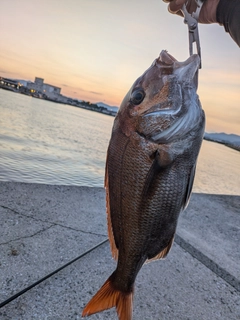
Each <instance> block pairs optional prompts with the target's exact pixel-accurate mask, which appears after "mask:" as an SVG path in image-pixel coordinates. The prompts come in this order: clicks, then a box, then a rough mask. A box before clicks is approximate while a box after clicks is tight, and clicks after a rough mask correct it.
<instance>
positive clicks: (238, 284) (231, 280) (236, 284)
mask: <svg viewBox="0 0 240 320" xmlns="http://www.w3.org/2000/svg"><path fill="white" fill-rule="evenodd" d="M175 242H176V243H177V244H178V245H179V246H180V247H181V248H182V249H184V250H185V251H187V252H188V253H190V254H191V256H192V257H194V258H195V259H197V260H198V261H199V262H201V263H202V264H203V265H205V267H207V268H208V269H210V270H211V271H212V272H214V273H215V274H216V275H217V276H219V277H220V278H222V279H223V280H224V281H226V282H227V283H228V284H230V285H231V286H232V287H233V288H234V289H236V290H237V291H239V292H240V280H238V279H237V278H235V277H234V276H233V275H231V274H230V273H229V272H228V271H226V270H225V269H223V268H222V267H220V266H219V265H218V264H217V263H215V262H214V261H213V260H212V259H210V258H208V257H207V256H206V255H205V254H203V253H202V252H201V251H200V250H198V249H197V248H195V247H194V246H192V245H191V244H190V243H188V242H187V241H185V240H184V239H183V238H182V237H180V236H179V235H177V234H176V235H175Z"/></svg>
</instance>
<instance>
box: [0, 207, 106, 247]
mask: <svg viewBox="0 0 240 320" xmlns="http://www.w3.org/2000/svg"><path fill="white" fill-rule="evenodd" d="M0 207H1V208H3V209H6V210H10V211H11V212H13V213H14V214H17V215H20V216H23V217H26V218H29V219H33V220H35V221H40V222H43V223H48V224H49V223H50V224H52V225H55V226H59V227H62V228H65V229H69V230H73V231H77V232H82V233H85V234H91V235H94V236H101V237H106V234H101V233H96V232H91V231H84V230H81V229H76V228H73V227H69V226H65V225H63V224H61V223H57V222H53V221H48V220H43V219H38V218H34V217H32V216H29V215H27V214H24V213H20V212H18V211H16V210H14V209H11V208H9V207H6V206H3V205H1V206H0ZM13 241H14V240H13ZM0 245H1V243H0Z"/></svg>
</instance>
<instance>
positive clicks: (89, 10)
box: [0, 0, 240, 135]
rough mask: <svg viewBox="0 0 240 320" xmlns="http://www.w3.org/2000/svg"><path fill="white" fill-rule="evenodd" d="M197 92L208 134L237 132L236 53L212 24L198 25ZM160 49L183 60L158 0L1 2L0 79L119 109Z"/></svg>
mask: <svg viewBox="0 0 240 320" xmlns="http://www.w3.org/2000/svg"><path fill="white" fill-rule="evenodd" d="M199 33H200V42H201V50H202V69H201V70H200V72H199V87H198V94H199V97H200V101H201V103H202V107H203V109H204V110H205V113H206V119H207V122H206V131H207V132H226V133H235V134H239V135H240V48H239V47H238V46H237V44H236V43H235V42H234V41H233V40H232V39H231V37H230V36H229V34H227V33H226V32H225V30H224V28H223V27H221V26H219V25H218V24H212V25H199ZM162 50H167V51H168V52H169V53H170V54H171V55H173V56H174V57H175V58H176V59H177V60H179V61H184V60H186V59H187V58H188V56H189V52H188V31H187V26H186V25H185V24H184V23H183V18H181V17H178V16H176V15H172V14H170V13H169V12H168V10H167V4H166V3H164V2H163V1H162V0H148V1H139V0H138V1H137V0H121V1H117V0H68V1H66V0H41V1H37V0H21V1H19V0H1V9H0V76H2V77H9V78H14V79H24V80H31V81H34V79H35V77H40V78H44V82H45V83H48V84H52V85H55V86H57V87H60V88H62V89H61V93H62V94H63V95H66V96H69V97H72V98H77V99H80V100H85V101H90V102H92V103H95V102H100V101H101V102H104V103H106V104H108V105H111V106H119V105H120V103H121V101H122V99H123V98H124V96H125V94H126V93H127V92H128V90H129V89H130V87H131V85H132V84H133V82H134V81H135V80H136V79H137V78H138V77H139V76H140V75H141V74H142V73H143V72H144V71H145V70H146V69H147V68H148V67H149V66H150V65H151V63H152V62H153V60H154V59H155V58H156V57H158V55H159V53H160V52H161V51H162Z"/></svg>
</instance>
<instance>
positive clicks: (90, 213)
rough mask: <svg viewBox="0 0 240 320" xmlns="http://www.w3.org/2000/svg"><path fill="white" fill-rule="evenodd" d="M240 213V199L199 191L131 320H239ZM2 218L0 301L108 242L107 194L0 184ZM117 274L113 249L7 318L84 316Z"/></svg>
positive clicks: (30, 295) (45, 285) (144, 278)
mask: <svg viewBox="0 0 240 320" xmlns="http://www.w3.org/2000/svg"><path fill="white" fill-rule="evenodd" d="M239 208H240V197H239V196H224V195H205V194H193V195H192V198H191V201H190V204H189V207H188V208H187V210H186V211H185V212H184V213H183V214H182V215H181V217H180V220H179V225H178V229H177V236H176V241H175V244H174V246H173V248H172V250H171V252H170V253H169V255H168V257H167V259H165V260H162V261H156V262H152V263H149V264H147V265H144V266H143V268H142V270H141V271H140V273H139V275H138V277H137V280H136V288H135V297H134V313H133V319H140V320H142V319H154V320H160V319H164V320H187V319H189V320H198V319H199V320H200V319H201V320H208V319H209V320H210V319H211V320H212V319H213V320H214V319H226V320H229V319H230V320H231V319H232V320H236V319H240V293H239V291H240V250H239V243H240V241H239V240H240V209H239ZM0 217H1V224H0V304H1V303H2V302H3V301H5V300H6V299H7V298H9V297H11V296H12V295H14V294H15V293H17V292H19V291H20V290H22V289H24V288H26V287H27V286H29V285H31V284H32V283H34V282H35V281H37V280H39V279H41V278H42V277H44V276H45V275H47V274H48V273H50V272H52V271H54V270H55V269H57V268H59V267H60V266H62V265H64V264H65V263H67V262H68V261H70V260H72V259H74V258H76V257H78V256H79V255H81V254H83V253H84V252H86V251H87V250H89V249H90V248H92V247H94V246H95V245H97V244H99V243H100V242H102V241H103V240H105V239H106V238H107V230H106V214H105V193H104V189H103V188H87V187H69V186H50V185H39V184H24V183H12V182H0ZM114 268H115V262H114V261H113V260H112V259H111V254H110V250H109V244H108V243H105V244H103V245H101V246H99V247H98V248H96V249H95V250H93V251H92V252H90V253H88V254H86V255H85V256H84V257H82V258H80V259H79V260H77V261H75V262H74V263H73V264H71V265H69V266H68V267H66V268H64V269H63V270H61V271H60V272H58V273H56V274H55V275H53V276H52V277H50V278H48V279H47V280H45V281H44V282H42V283H41V284H39V285H37V286H36V287H34V288H32V289H31V290H29V291H27V292H26V293H24V294H23V295H21V296H20V297H18V298H17V299H15V300H14V301H12V302H10V303H8V304H7V305H5V306H3V307H2V308H1V309H0V319H3V320H8V319H11V320H12V319H13V320H22V319H23V320H30V319H34V320H35V319H36V320H38V319H39V320H43V319H44V320H45V319H46V320H60V319H61V320H65V319H66V320H68V319H75V320H77V319H81V312H82V309H83V307H84V305H85V304H86V303H87V302H88V301H89V299H90V298H91V296H92V295H93V294H94V293H96V291H97V290H98V289H99V288H100V286H101V285H102V284H103V282H104V281H105V280H106V279H107V278H108V276H109V275H110V274H111V272H112V271H113V270H114ZM89 319H93V320H94V319H117V315H116V312H115V309H111V310H109V311H105V312H102V313H99V314H96V315H93V316H91V317H89Z"/></svg>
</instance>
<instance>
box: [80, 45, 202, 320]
mask: <svg viewBox="0 0 240 320" xmlns="http://www.w3.org/2000/svg"><path fill="white" fill-rule="evenodd" d="M199 63H200V58H199V57H198V56H197V55H192V56H191V57H190V58H188V59H187V60H186V61H184V62H178V61H177V60H176V59H175V58H173V57H172V56H171V55H170V54H168V53H167V52H166V51H162V52H161V53H160V56H159V58H157V59H156V60H155V61H154V63H153V64H152V65H151V67H150V68H149V69H148V70H147V71H146V72H144V73H143V75H142V76H141V77H139V78H138V79H137V80H136V81H135V83H134V84H133V86H132V87H131V89H130V90H129V92H128V93H127V95H126V96H125V98H124V99H123V102H122V104H121V106H120V109H119V112H118V114H117V116H116V118H115V120H114V125H113V129H112V136H111V139H110V142H109V147H108V153H107V161H106V173H105V187H106V204H107V206H106V207H107V221H108V235H109V241H110V246H111V250H112V255H113V257H114V258H115V259H116V260H117V267H116V270H115V271H114V272H113V273H112V275H111V276H110V277H109V278H108V280H107V281H106V282H105V283H104V284H103V286H102V287H101V288H100V290H99V291H98V292H97V293H96V294H95V295H94V296H93V298H92V299H91V300H90V302H89V303H88V304H87V305H86V307H85V308H84V310H83V316H87V315H91V314H93V313H96V312H100V311H102V310H105V309H109V308H112V307H116V310H117V314H118V317H119V319H120V320H131V319H132V308H133V307H132V301H133V292H134V283H135V279H136V277H137V274H138V272H139V270H140V269H141V267H142V265H143V264H144V263H145V262H148V261H151V260H153V259H162V258H165V257H166V256H167V254H168V252H169V250H170V249H171V246H172V243H173V240H174V235H175V232H176V227H177V221H178V217H179V214H180V212H181V211H182V210H183V209H184V208H185V207H186V206H187V204H188V201H189V198H190V194H191V190H192V185H193V180H194V175H195V168H196V161H197V156H198V153H199V150H200V147H201V143H202V139H203V134H204V124H205V116H204V112H203V110H202V107H201V104H200V101H199V98H198V95H197V93H196V90H197V82H196V78H197V77H196V73H197V71H198V67H199Z"/></svg>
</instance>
